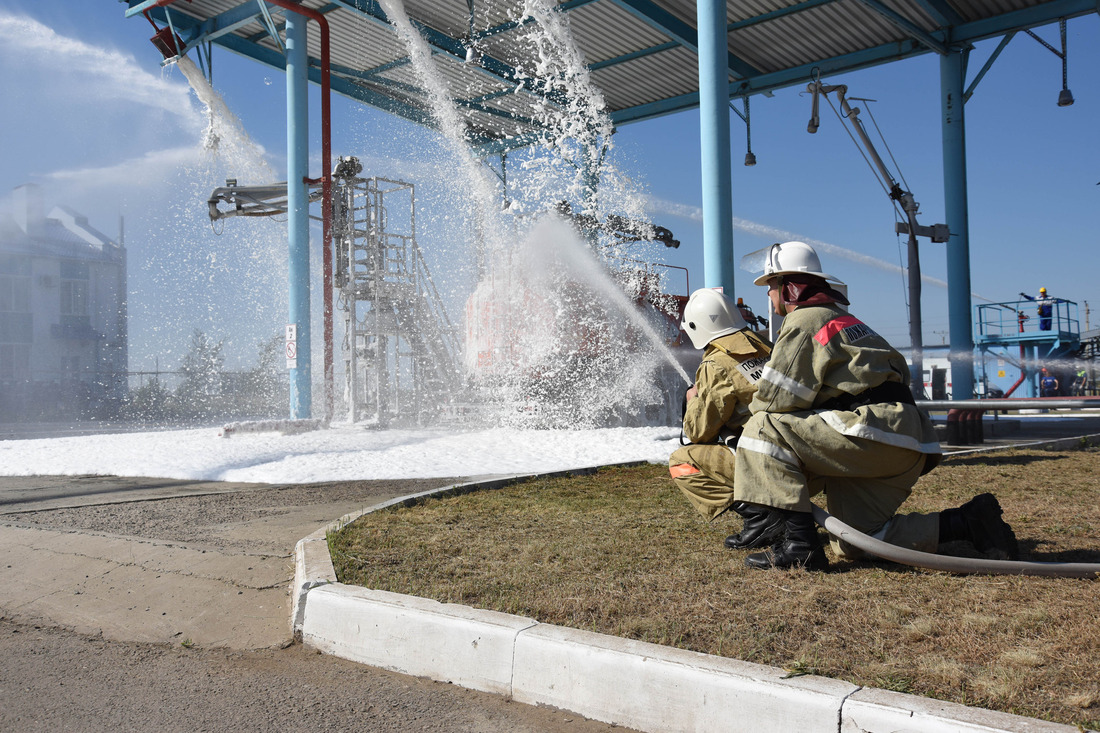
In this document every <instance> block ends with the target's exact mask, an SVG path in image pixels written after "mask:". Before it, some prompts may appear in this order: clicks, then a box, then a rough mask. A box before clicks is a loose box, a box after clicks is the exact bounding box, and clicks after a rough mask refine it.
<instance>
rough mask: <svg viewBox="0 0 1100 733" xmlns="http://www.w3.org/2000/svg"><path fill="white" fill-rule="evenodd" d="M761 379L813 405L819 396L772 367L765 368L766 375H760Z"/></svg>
mask: <svg viewBox="0 0 1100 733" xmlns="http://www.w3.org/2000/svg"><path fill="white" fill-rule="evenodd" d="M760 378H761V379H763V380H764V381H766V382H771V383H772V384H774V385H775V386H776V387H779V388H780V389H784V390H786V391H788V392H790V393H791V394H793V395H794V396H795V397H798V398H799V399H803V400H805V401H807V402H811V403H812V402H813V401H814V397H815V396H816V394H817V393H816V392H814V391H813V390H812V389H810V388H809V387H807V386H806V385H804V384H802V383H801V382H796V381H795V380H793V379H791V378H790V377H788V376H787V375H786V374H784V373H783V372H780V371H776V370H775V369H772V368H771V367H770V366H766V367H764V373H763V374H761V375H760Z"/></svg>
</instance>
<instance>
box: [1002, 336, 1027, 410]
mask: <svg viewBox="0 0 1100 733" xmlns="http://www.w3.org/2000/svg"><path fill="white" fill-rule="evenodd" d="M1020 323H1021V324H1022V323H1023V321H1020ZM1020 330H1021V331H1022V330H1023V327H1022V326H1021V328H1020ZM1024 354H1025V352H1024V345H1023V344H1020V378H1019V379H1017V380H1016V381H1015V383H1013V385H1012V386H1011V387H1009V388H1008V391H1007V392H1005V393H1004V395H1002V399H1004V398H1005V397H1008V396H1009V395H1010V394H1012V393H1013V392H1015V391H1016V388H1017V387H1019V386H1020V385H1021V384H1023V381H1024V380H1025V379H1027V367H1026V366H1025V365H1024Z"/></svg>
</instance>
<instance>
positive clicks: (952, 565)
mask: <svg viewBox="0 0 1100 733" xmlns="http://www.w3.org/2000/svg"><path fill="white" fill-rule="evenodd" d="M813 513H814V521H816V522H817V523H818V524H820V525H821V526H822V527H824V528H825V530H826V531H827V532H828V533H829V534H831V535H833V536H834V537H836V538H837V539H840V540H843V541H844V542H847V543H848V544H849V545H852V546H853V547H857V548H859V549H860V550H863V551H864V552H866V553H867V554H869V555H874V556H876V557H881V558H882V559H884V560H890V561H891V562H896V563H900V564H902V565H911V566H913V567H917V568H927V569H928V570H943V571H944V572H948V573H960V574H965V575H1044V576H1047V577H1054V578H1089V579H1093V580H1095V579H1096V578H1097V577H1100V563H1088V562H1023V561H1020V560H987V559H985V558H971V557H952V556H950V555H935V554H933V553H931V552H920V551H918V550H909V549H906V548H904V547H898V546H897V545H891V544H890V543H888V542H883V541H882V540H876V539H875V538H874V537H868V536H867V535H865V534H863V533H862V532H857V531H856V530H854V529H852V528H851V527H849V526H848V525H847V524H845V523H844V522H842V521H840V520H839V519H837V518H836V517H834V516H833V515H831V514H829V513H828V512H827V511H825V510H824V509H822V508H821V507H819V506H817V505H814V506H813Z"/></svg>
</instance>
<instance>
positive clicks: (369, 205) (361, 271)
mask: <svg viewBox="0 0 1100 733" xmlns="http://www.w3.org/2000/svg"><path fill="white" fill-rule="evenodd" d="M361 172H362V166H361V165H360V164H359V161H358V160H356V159H355V158H351V157H348V158H340V159H339V161H338V162H337V165H336V168H335V170H334V172H333V177H334V194H335V195H334V196H333V239H334V246H335V270H334V273H333V274H334V284H335V287H336V290H337V294H336V308H337V309H338V310H339V311H340V312H342V314H343V320H344V344H343V346H344V348H343V355H344V357H343V358H344V372H345V382H344V397H345V402H346V404H347V409H348V418H349V420H350V421H351V422H353V423H354V422H361V423H368V424H374V425H378V426H379V427H387V426H391V425H422V424H425V423H428V422H433V421H434V420H435V419H436V418H438V416H439V415H440V414H441V413H442V411H443V407H444V406H445V404H447V403H448V402H449V401H451V400H452V399H453V397H454V396H455V395H456V394H457V393H458V392H459V391H460V390H461V387H462V382H463V378H462V374H463V372H462V366H461V357H460V353H461V342H460V339H459V333H458V329H457V328H456V327H455V325H454V324H453V323H452V322H451V320H450V318H449V317H448V315H447V311H446V308H445V307H444V304H443V300H442V298H441V297H440V294H439V291H438V290H437V289H436V286H435V283H434V282H433V281H432V277H431V274H430V273H429V272H428V267H427V265H426V264H425V263H424V258H423V256H422V255H421V252H420V248H419V247H418V246H417V243H416V192H415V188H414V186H413V184H411V183H405V182H402V181H395V180H390V179H387V178H379V177H371V178H362V177H360V175H359V174H360V173H361Z"/></svg>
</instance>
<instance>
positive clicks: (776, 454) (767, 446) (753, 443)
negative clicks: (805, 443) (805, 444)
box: [737, 435, 800, 466]
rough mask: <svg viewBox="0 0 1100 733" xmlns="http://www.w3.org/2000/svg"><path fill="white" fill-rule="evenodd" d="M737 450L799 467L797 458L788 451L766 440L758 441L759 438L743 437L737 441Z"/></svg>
mask: <svg viewBox="0 0 1100 733" xmlns="http://www.w3.org/2000/svg"><path fill="white" fill-rule="evenodd" d="M737 448H738V449H741V448H744V449H745V450H751V451H752V452H753V453H763V454H764V455H766V456H770V457H771V458H774V459H775V460H777V461H782V462H783V463H788V464H790V465H792V466H798V465H800V463H799V460H798V456H796V455H795V454H794V453H791V452H790V451H789V450H785V449H783V448H780V447H779V446H778V445H776V444H775V443H769V442H768V441H766V440H760V439H759V438H746V437H745V436H744V435H742V436H741V439H740V440H738V441H737Z"/></svg>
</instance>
